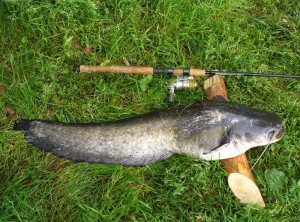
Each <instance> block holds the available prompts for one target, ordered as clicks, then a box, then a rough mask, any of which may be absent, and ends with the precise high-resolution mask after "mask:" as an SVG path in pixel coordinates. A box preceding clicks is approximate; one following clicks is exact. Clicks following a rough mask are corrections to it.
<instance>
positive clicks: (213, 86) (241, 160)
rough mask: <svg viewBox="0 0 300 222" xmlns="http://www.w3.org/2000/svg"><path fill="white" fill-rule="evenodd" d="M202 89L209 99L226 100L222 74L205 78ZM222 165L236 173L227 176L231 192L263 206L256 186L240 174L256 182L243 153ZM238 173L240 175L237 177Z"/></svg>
mask: <svg viewBox="0 0 300 222" xmlns="http://www.w3.org/2000/svg"><path fill="white" fill-rule="evenodd" d="M204 90H205V95H206V96H207V98H208V99H209V100H214V99H215V98H216V97H220V96H221V97H223V98H224V99H226V100H228V96H227V92H226V87H225V83H224V80H223V77H222V76H218V75H216V76H213V77H211V78H209V79H207V80H205V81H204ZM222 165H223V167H224V168H225V170H226V172H227V173H229V174H232V173H238V174H235V175H234V176H233V177H229V178H230V181H229V182H230V187H231V188H232V190H233V193H234V194H235V195H236V196H237V197H238V198H239V199H240V200H241V202H243V203H250V202H251V203H256V204H258V205H260V206H261V207H265V204H264V201H263V199H262V197H261V194H260V192H259V190H258V188H257V187H256V188H255V189H253V186H252V185H251V186H247V184H251V183H249V181H246V180H245V177H243V176H242V175H244V176H246V178H248V179H250V180H251V181H252V182H253V184H256V181H255V178H254V176H253V174H252V171H251V168H250V165H249V163H248V160H247V157H246V154H245V153H243V154H241V155H239V156H237V157H233V158H229V159H224V160H222ZM241 174H242V175H241ZM238 175H241V176H240V177H239V176H238ZM241 181H244V182H241ZM236 184H238V185H236ZM253 193H255V199H253V198H252V199H251V197H253ZM245 194H246V195H245ZM247 194H248V196H249V198H248V201H247V198H246V199H245V196H247Z"/></svg>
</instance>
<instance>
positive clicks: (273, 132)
mask: <svg viewBox="0 0 300 222" xmlns="http://www.w3.org/2000/svg"><path fill="white" fill-rule="evenodd" d="M270 133H272V136H271V138H270V140H269V143H268V144H267V145H266V147H265V149H264V150H263V152H262V153H261V154H260V156H259V157H258V159H257V160H256V162H255V163H254V164H253V166H252V167H251V170H250V171H252V170H253V168H254V167H255V166H256V164H257V163H258V161H259V160H260V159H261V158H262V156H263V155H264V153H265V152H266V151H267V149H268V147H269V146H270V144H271V141H272V139H273V137H274V134H275V131H272V132H270Z"/></svg>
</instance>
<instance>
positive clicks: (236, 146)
mask: <svg viewBox="0 0 300 222" xmlns="http://www.w3.org/2000/svg"><path fill="white" fill-rule="evenodd" d="M219 112H220V113H222V114H223V120H222V121H221V122H222V123H224V125H225V126H226V128H225V129H226V133H225V134H226V136H225V137H223V138H222V140H220V141H221V142H220V144H219V146H217V147H215V148H213V149H211V150H210V152H207V153H203V155H202V158H203V159H206V160H216V159H227V158H232V157H235V156H238V155H240V154H242V153H244V152H246V151H247V150H249V149H251V148H253V147H258V146H265V145H268V144H271V143H275V142H277V141H279V140H280V139H281V138H282V137H283V135H284V127H283V124H282V119H281V118H280V117H278V116H277V115H275V114H273V113H270V112H266V111H262V110H257V109H253V108H249V107H245V106H240V105H236V104H232V103H228V104H226V105H225V103H224V107H223V108H222V110H219Z"/></svg>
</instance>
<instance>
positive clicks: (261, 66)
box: [0, 0, 300, 222]
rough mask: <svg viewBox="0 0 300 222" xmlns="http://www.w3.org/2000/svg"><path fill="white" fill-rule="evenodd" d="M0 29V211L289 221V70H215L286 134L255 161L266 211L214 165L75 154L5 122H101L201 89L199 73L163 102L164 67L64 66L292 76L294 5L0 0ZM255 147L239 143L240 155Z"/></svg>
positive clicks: (297, 157) (294, 138)
mask: <svg viewBox="0 0 300 222" xmlns="http://www.w3.org/2000/svg"><path fill="white" fill-rule="evenodd" d="M0 38H1V41H0V98H1V99H0V108H1V112H0V118H1V121H0V124H1V133H0V145H1V147H0V221H197V222H200V221H255V222H256V221H288V222H289V221H300V216H299V208H300V81H299V80H296V79H279V78H278V79H277V78H255V77H226V78H225V81H226V85H227V90H228V94H229V98H230V100H231V101H232V102H236V103H239V104H244V105H248V106H251V107H255V108H259V109H262V110H267V111H270V112H274V113H276V114H277V115H279V116H281V117H282V118H283V120H284V125H285V128H286V134H285V136H284V138H283V139H282V140H281V141H279V142H277V143H275V144H273V145H271V147H270V148H269V150H268V151H267V152H266V154H265V155H264V156H263V158H262V159H261V160H260V161H259V163H258V164H257V166H256V167H255V169H254V174H255V177H256V179H257V183H258V186H259V188H260V190H261V192H262V195H263V197H264V200H265V202H266V208H265V209H260V208H259V207H257V206H255V205H243V204H241V203H240V202H239V201H238V200H237V199H236V198H235V197H234V195H233V193H232V192H231V191H230V188H229V187H228V185H227V173H226V172H225V171H224V170H223V168H222V166H221V164H220V162H219V161H204V160H198V159H193V158H190V157H186V156H182V155H176V156H173V157H172V158H170V159H168V160H165V161H162V162H160V163H157V164H152V165H148V166H144V167H123V166H118V165H105V164H88V163H76V162H72V161H69V160H65V159H62V158H59V157H56V156H54V155H52V154H49V153H45V152H43V151H40V150H38V149H37V148H35V147H33V146H31V145H28V144H27V142H26V140H25V139H24V135H23V134H22V133H21V132H15V131H13V130H12V127H13V124H14V123H15V122H16V121H17V120H18V119H20V118H26V119H44V120H52V121H59V122H77V123H81V122H101V121H113V120H118V119H123V118H128V117H131V116H136V115H140V114H144V113H148V112H150V111H152V110H157V109H164V108H166V107H172V106H175V105H177V104H188V103H191V102H193V101H196V100H203V99H205V97H204V92H203V87H202V86H203V81H204V79H205V78H202V79H198V83H199V85H200V87H199V88H198V89H197V90H195V91H193V92H189V91H181V92H177V93H176V97H175V102H174V103H170V102H169V101H168V82H170V81H171V79H170V78H169V77H163V76H157V77H154V78H149V76H148V77H147V76H141V75H120V74H83V73H74V72H72V66H73V65H74V64H85V65H125V64H126V63H129V64H130V65H132V66H154V67H180V68H184V67H198V68H205V69H208V70H213V69H219V70H220V69H226V70H229V71H251V72H267V73H289V74H298V75H299V73H300V71H299V70H300V2H299V1H295V0H282V1H279V0H274V1H272V0H258V1H250V0H228V1H209V0H204V1H191V0H166V1H138V0H123V1H117V0H107V1H100V0H99V1H96V0H94V1H92V0H87V1H83V0H74V1H68V0H49V1H46V0H44V1H35V0H20V1H17V0H2V1H1V2H0ZM90 46H94V49H93V51H92V52H90V53H87V54H88V55H86V53H85V52H84V50H85V49H86V48H88V47H90ZM262 150H263V148H262V147H259V148H255V149H253V150H250V151H248V152H247V156H248V159H249V161H250V163H251V164H253V163H254V162H255V160H256V159H257V158H258V157H259V155H260V153H261V152H262Z"/></svg>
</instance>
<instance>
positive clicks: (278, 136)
mask: <svg viewBox="0 0 300 222" xmlns="http://www.w3.org/2000/svg"><path fill="white" fill-rule="evenodd" d="M283 135H284V128H283V127H281V129H280V130H279V132H278V133H277V134H276V135H275V138H276V139H281V138H282V137H283Z"/></svg>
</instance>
